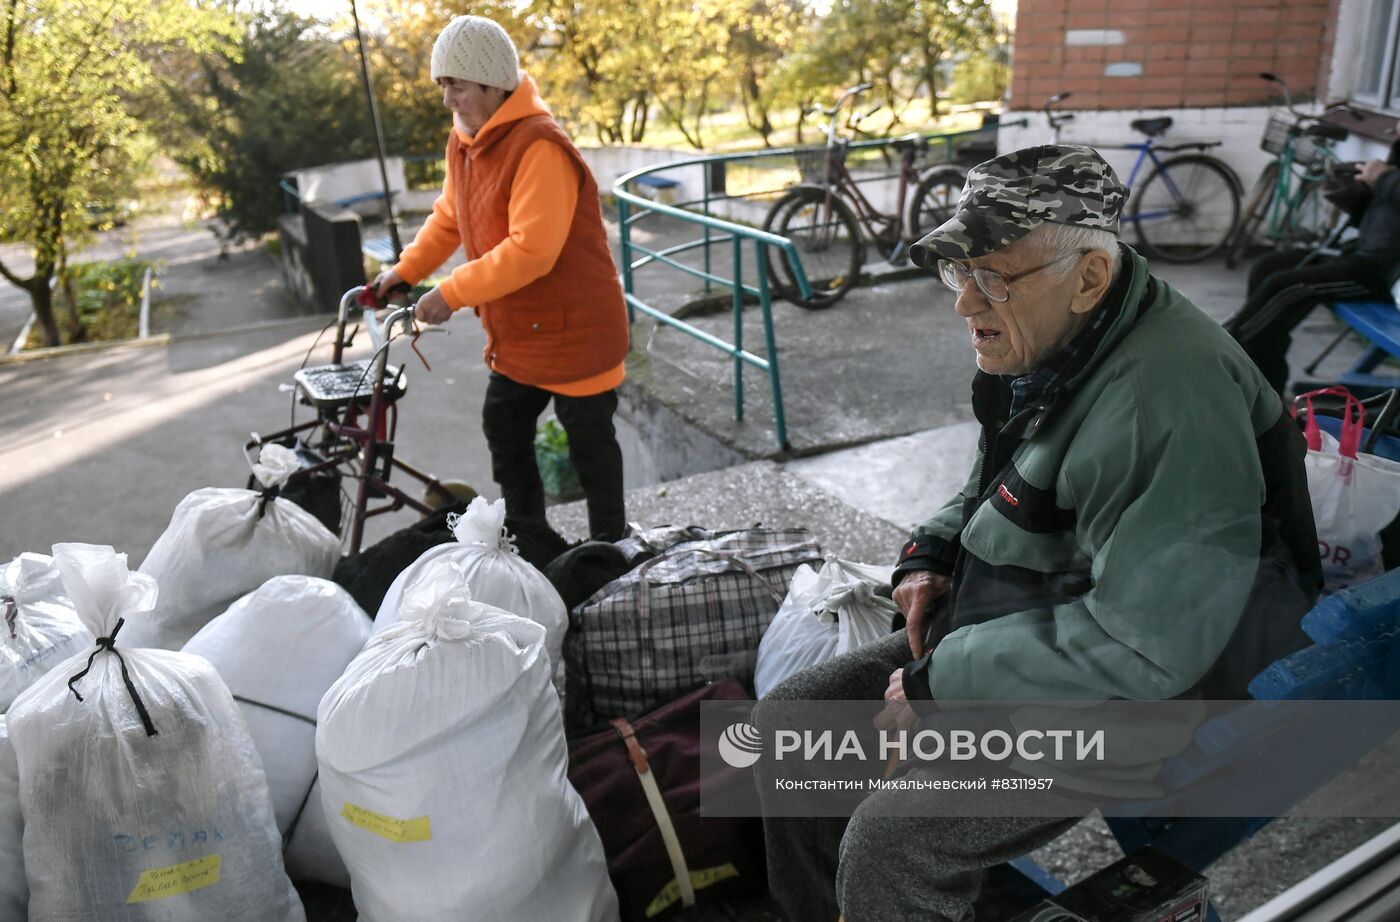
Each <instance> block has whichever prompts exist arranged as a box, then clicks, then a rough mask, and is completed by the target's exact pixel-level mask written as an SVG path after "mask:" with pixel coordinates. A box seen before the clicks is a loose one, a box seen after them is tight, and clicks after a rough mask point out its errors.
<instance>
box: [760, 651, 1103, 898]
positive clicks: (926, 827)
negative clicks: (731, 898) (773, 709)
mask: <svg viewBox="0 0 1400 922" xmlns="http://www.w3.org/2000/svg"><path fill="white" fill-rule="evenodd" d="M912 657H913V654H911V653H910V651H909V642H908V639H907V637H906V635H905V633H904V632H903V631H900V632H899V633H897V634H891V635H890V636H889V637H888V638H886V639H885V640H882V641H879V642H877V643H873V644H870V645H869V646H867V647H864V648H862V649H859V650H856V651H854V652H852V653H847V654H845V655H844V656H839V657H837V658H836V659H833V660H830V661H828V662H825V663H821V664H819V665H816V666H813V667H811V668H809V669H804V670H802V671H801V672H799V673H797V674H795V675H793V676H791V677H790V678H788V679H786V680H785V681H783V682H780V683H779V684H778V686H777V687H776V688H774V689H773V690H772V691H770V692H769V693H768V694H767V695H766V696H765V698H764V701H820V700H857V701H859V700H872V699H875V700H878V699H879V698H880V696H881V695H883V694H884V691H885V687H886V686H887V685H888V684H889V677H890V673H891V672H892V671H894V670H895V669H897V668H899V667H900V666H903V665H904V664H905V663H907V662H908V661H909V660H910V659H911V658H912ZM753 722H754V725H755V726H757V727H759V728H760V729H762V728H763V726H764V724H765V722H766V712H765V709H764V704H763V702H762V701H761V702H759V704H758V705H757V707H755V709H754V715H753ZM770 768H771V766H770V765H769V764H768V763H766V762H760V763H759V766H758V768H757V769H756V771H757V774H758V777H759V778H760V779H761V780H760V784H759V790H760V798H761V797H762V796H763V795H762V793H761V792H763V791H765V790H768V789H769V788H770V785H769V784H767V783H766V782H765V781H764V780H762V779H766V778H767V771H768V770H769V769H770ZM942 796H946V795H942ZM1047 801H1048V798H1047ZM1059 802H1060V801H1059V799H1058V798H1057V804H1058V803H1059ZM906 805H907V801H905V800H903V799H902V793H901V792H889V791H885V792H880V793H876V794H872V795H871V796H870V797H868V798H866V800H864V801H863V802H862V803H861V805H860V806H859V807H858V808H857V809H856V811H855V814H854V815H853V816H852V817H851V818H850V819H849V820H847V819H844V818H840V817H825V816H821V817H779V816H769V817H765V819H764V820H763V832H764V838H765V842H766V845H767V849H768V886H769V889H770V890H771V891H772V893H773V896H774V897H775V898H776V899H777V900H778V903H779V904H780V905H781V906H782V908H783V913H784V915H786V916H787V918H788V920H789V922H809V920H816V922H826V920H833V922H834V920H835V919H836V918H837V916H838V915H844V917H845V920H846V922H889V920H895V919H898V920H905V919H911V920H912V919H917V920H920V922H967V920H969V919H971V918H972V914H973V912H974V908H973V907H974V904H975V903H977V902H978V898H979V896H980V895H982V894H981V890H982V880H983V876H984V872H985V871H986V870H987V869H988V868H991V867H993V866H995V865H998V864H1002V863H1004V862H1007V861H1011V860H1012V859H1014V858H1018V857H1020V856H1021V855H1024V854H1026V853H1027V852H1031V851H1034V850H1035V849H1037V848H1040V847H1041V846H1042V845H1045V844H1047V843H1048V842H1051V841H1052V840H1054V839H1055V838H1056V837H1058V836H1059V835H1060V834H1061V833H1062V832H1064V831H1065V830H1067V829H1069V828H1070V827H1071V826H1073V825H1074V824H1075V822H1076V821H1077V817H1079V816H1082V815H1083V814H1084V812H1085V811H1087V810H1088V807H1087V806H1081V805H1079V804H1077V803H1075V802H1073V801H1070V800H1065V801H1063V806H1064V814H1065V815H1064V818H1047V817H1044V816H1040V817H1034V816H1031V817H1017V816H989V817H977V816H911V815H905V814H907V813H908V811H907V809H906ZM988 896H990V895H988Z"/></svg>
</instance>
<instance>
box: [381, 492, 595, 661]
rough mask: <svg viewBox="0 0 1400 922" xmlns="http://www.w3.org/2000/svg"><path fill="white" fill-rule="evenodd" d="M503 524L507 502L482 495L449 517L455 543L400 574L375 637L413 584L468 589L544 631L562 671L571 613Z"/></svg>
mask: <svg viewBox="0 0 1400 922" xmlns="http://www.w3.org/2000/svg"><path fill="white" fill-rule="evenodd" d="M505 522H506V504H505V501H504V500H499V499H498V500H496V501H494V502H492V501H489V500H487V499H485V498H483V497H480V496H478V497H477V498H476V499H474V500H472V501H471V505H469V506H467V511H466V512H464V513H463V514H462V515H460V516H456V517H449V518H448V521H447V524H448V527H449V528H451V529H452V534H453V536H454V537H455V538H456V539H457V540H456V541H449V542H447V543H446V544H439V545H438V546H437V547H433V548H429V549H428V550H426V551H424V552H423V554H422V555H421V556H419V558H418V559H417V560H415V561H414V562H413V564H412V565H411V566H409V567H408V568H407V569H405V570H404V571H403V572H402V573H400V574H399V575H398V577H397V578H396V579H395V580H394V582H393V584H392V585H390V586H389V591H388V592H387V593H385V595H384V601H383V602H382V603H380V606H379V613H378V614H377V615H376V616H375V618H374V630H375V633H378V632H379V631H382V630H384V629H385V628H388V627H391V626H392V625H395V624H397V623H398V622H399V601H400V599H401V598H402V597H403V594H404V589H405V588H406V587H407V586H408V585H409V584H411V583H418V582H431V581H445V582H446V583H449V584H451V583H456V584H459V585H465V586H466V587H467V589H468V590H469V591H470V592H471V597H472V599H473V600H475V601H477V602H481V603H483V604H486V605H491V606H494V607H496V608H499V609H501V610H502V611H508V612H510V613H511V614H512V615H518V616H520V617H522V618H529V619H530V620H531V621H533V622H535V623H536V624H538V625H540V626H541V627H543V628H544V629H545V649H546V650H547V651H548V652H549V662H550V664H551V666H552V667H553V668H554V669H555V670H556V671H558V670H559V669H560V668H561V667H562V665H563V663H564V659H563V656H564V632H565V631H566V630H567V629H568V627H569V610H568V608H566V607H565V605H564V600H563V599H562V598H560V597H559V592H558V590H556V589H555V588H554V585H553V584H552V583H551V582H550V581H549V580H548V578H546V577H545V575H544V574H543V573H541V572H540V571H539V570H537V569H535V567H534V566H533V565H531V564H530V562H529V561H527V560H526V559H525V558H524V557H521V556H520V552H519V551H517V550H516V549H515V544H514V543H513V542H512V541H511V538H510V535H509V534H508V533H507V532H506V527H505Z"/></svg>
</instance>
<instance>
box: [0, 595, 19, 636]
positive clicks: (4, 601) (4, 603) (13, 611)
mask: <svg viewBox="0 0 1400 922" xmlns="http://www.w3.org/2000/svg"><path fill="white" fill-rule="evenodd" d="M0 608H3V609H4V612H5V614H4V618H5V627H7V628H9V629H10V639H11V640H14V639H15V638H16V637H18V636H19V633H18V631H16V630H15V619H16V618H18V617H19V603H18V602H16V601H15V597H14V596H12V595H4V596H0Z"/></svg>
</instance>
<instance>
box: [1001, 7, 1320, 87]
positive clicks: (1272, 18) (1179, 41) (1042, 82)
mask: <svg viewBox="0 0 1400 922" xmlns="http://www.w3.org/2000/svg"><path fill="white" fill-rule="evenodd" d="M1335 15H1336V4H1335V2H1334V0H1021V2H1020V5H1019V8H1018V10H1017V14H1016V36H1015V45H1014V48H1013V50H1012V59H1011V67H1012V82H1011V105H1010V108H1012V109H1035V108H1038V107H1039V106H1040V105H1041V103H1042V102H1043V101H1044V100H1045V98H1046V97H1048V96H1051V95H1053V94H1055V93H1060V92H1065V91H1068V92H1071V93H1073V94H1074V99H1073V100H1072V101H1071V102H1069V103H1066V104H1065V106H1064V107H1065V108H1067V109H1077V110H1082V109H1155V108H1176V107H1182V106H1185V107H1195V106H1251V105H1261V104H1266V103H1268V102H1271V101H1274V100H1275V98H1276V92H1275V89H1274V87H1272V86H1271V85H1270V84H1268V83H1266V82H1264V81H1262V80H1259V79H1257V77H1256V76H1255V75H1256V74H1258V73H1259V72H1260V71H1271V72H1273V73H1276V74H1278V75H1279V76H1281V77H1283V78H1284V79H1286V80H1287V81H1288V83H1289V86H1290V87H1291V88H1292V89H1293V92H1294V95H1295V99H1299V100H1306V99H1311V98H1313V96H1314V94H1315V93H1316V88H1317V86H1318V85H1319V74H1320V73H1321V74H1325V73H1326V71H1325V69H1324V67H1325V62H1324V57H1325V56H1326V53H1327V52H1328V51H1330V48H1331V45H1330V41H1329V39H1328V38H1327V36H1329V35H1333V34H1334V33H1335V30H1334V28H1333V26H1334V23H1332V22H1331V18H1334V17H1335Z"/></svg>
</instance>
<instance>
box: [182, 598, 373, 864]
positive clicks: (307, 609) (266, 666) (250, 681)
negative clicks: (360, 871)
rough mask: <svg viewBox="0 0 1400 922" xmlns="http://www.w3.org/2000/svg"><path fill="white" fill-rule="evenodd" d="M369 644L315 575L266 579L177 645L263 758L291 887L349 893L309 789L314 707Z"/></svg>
mask: <svg viewBox="0 0 1400 922" xmlns="http://www.w3.org/2000/svg"><path fill="white" fill-rule="evenodd" d="M368 639H369V616H368V615H366V614H365V613H364V611H363V610H361V608H360V606H359V605H356V604H355V600H354V599H352V598H351V597H350V594H349V593H347V592H346V591H345V590H344V589H341V588H340V587H339V586H337V585H336V584H335V583H332V582H330V581H329V580H324V579H318V578H317V577H314V576H274V577H273V578H272V579H270V580H268V581H267V582H265V583H263V584H262V585H261V586H260V587H258V588H257V589H256V590H254V591H253V592H250V593H249V594H248V595H245V596H244V597H243V598H241V599H239V600H238V601H237V602H234V603H233V605H232V606H231V607H230V608H229V610H228V611H226V612H224V613H223V614H222V615H219V616H218V617H217V618H215V619H214V620H213V621H210V622H209V623H208V624H206V625H205V626H204V627H203V628H202V629H201V630H200V632H199V633H198V634H196V635H194V637H193V638H191V640H190V642H189V643H187V644H185V651H184V652H186V653H194V654H197V655H199V656H202V657H204V658H205V659H207V660H208V661H209V662H211V663H213V664H214V668H215V669H217V670H218V671H219V675H220V676H221V677H222V678H223V680H224V683H225V684H226V685H228V688H229V691H231V692H233V697H234V700H235V701H237V702H238V706H239V708H240V710H242V712H243V719H244V720H245V721H246V722H247V724H248V733H249V734H250V735H251V736H252V738H253V743H254V744H255V745H256V746H257V748H258V754H259V755H260V756H261V757H262V764H263V771H264V772H265V773H266V775H267V786H268V790H269V791H270V792H271V794H272V806H273V809H274V810H275V811H276V814H277V828H278V829H279V830H280V831H281V833H282V837H283V840H284V841H285V842H286V843H287V846H286V850H285V852H284V859H285V861H286V864H287V873H288V875H290V876H291V878H292V879H293V880H316V881H320V882H322V883H327V884H332V885H334V886H337V887H349V886H350V874H349V872H348V871H346V870H345V863H344V862H343V861H341V860H340V853H339V852H337V851H336V850H335V843H334V842H332V841H331V838H330V832H329V829H328V828H327V825H326V819H325V817H324V816H323V815H322V810H321V792H320V788H319V787H318V786H317V781H316V708H317V706H319V705H320V703H321V698H322V696H324V695H325V693H326V689H328V688H330V687H331V684H332V683H334V682H335V680H336V679H338V678H340V676H341V675H342V674H343V673H344V672H345V667H346V666H348V665H349V664H350V661H351V660H352V659H354V658H355V654H357V653H359V652H360V650H361V649H362V648H363V647H364V645H365V641H366V640H368Z"/></svg>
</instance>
